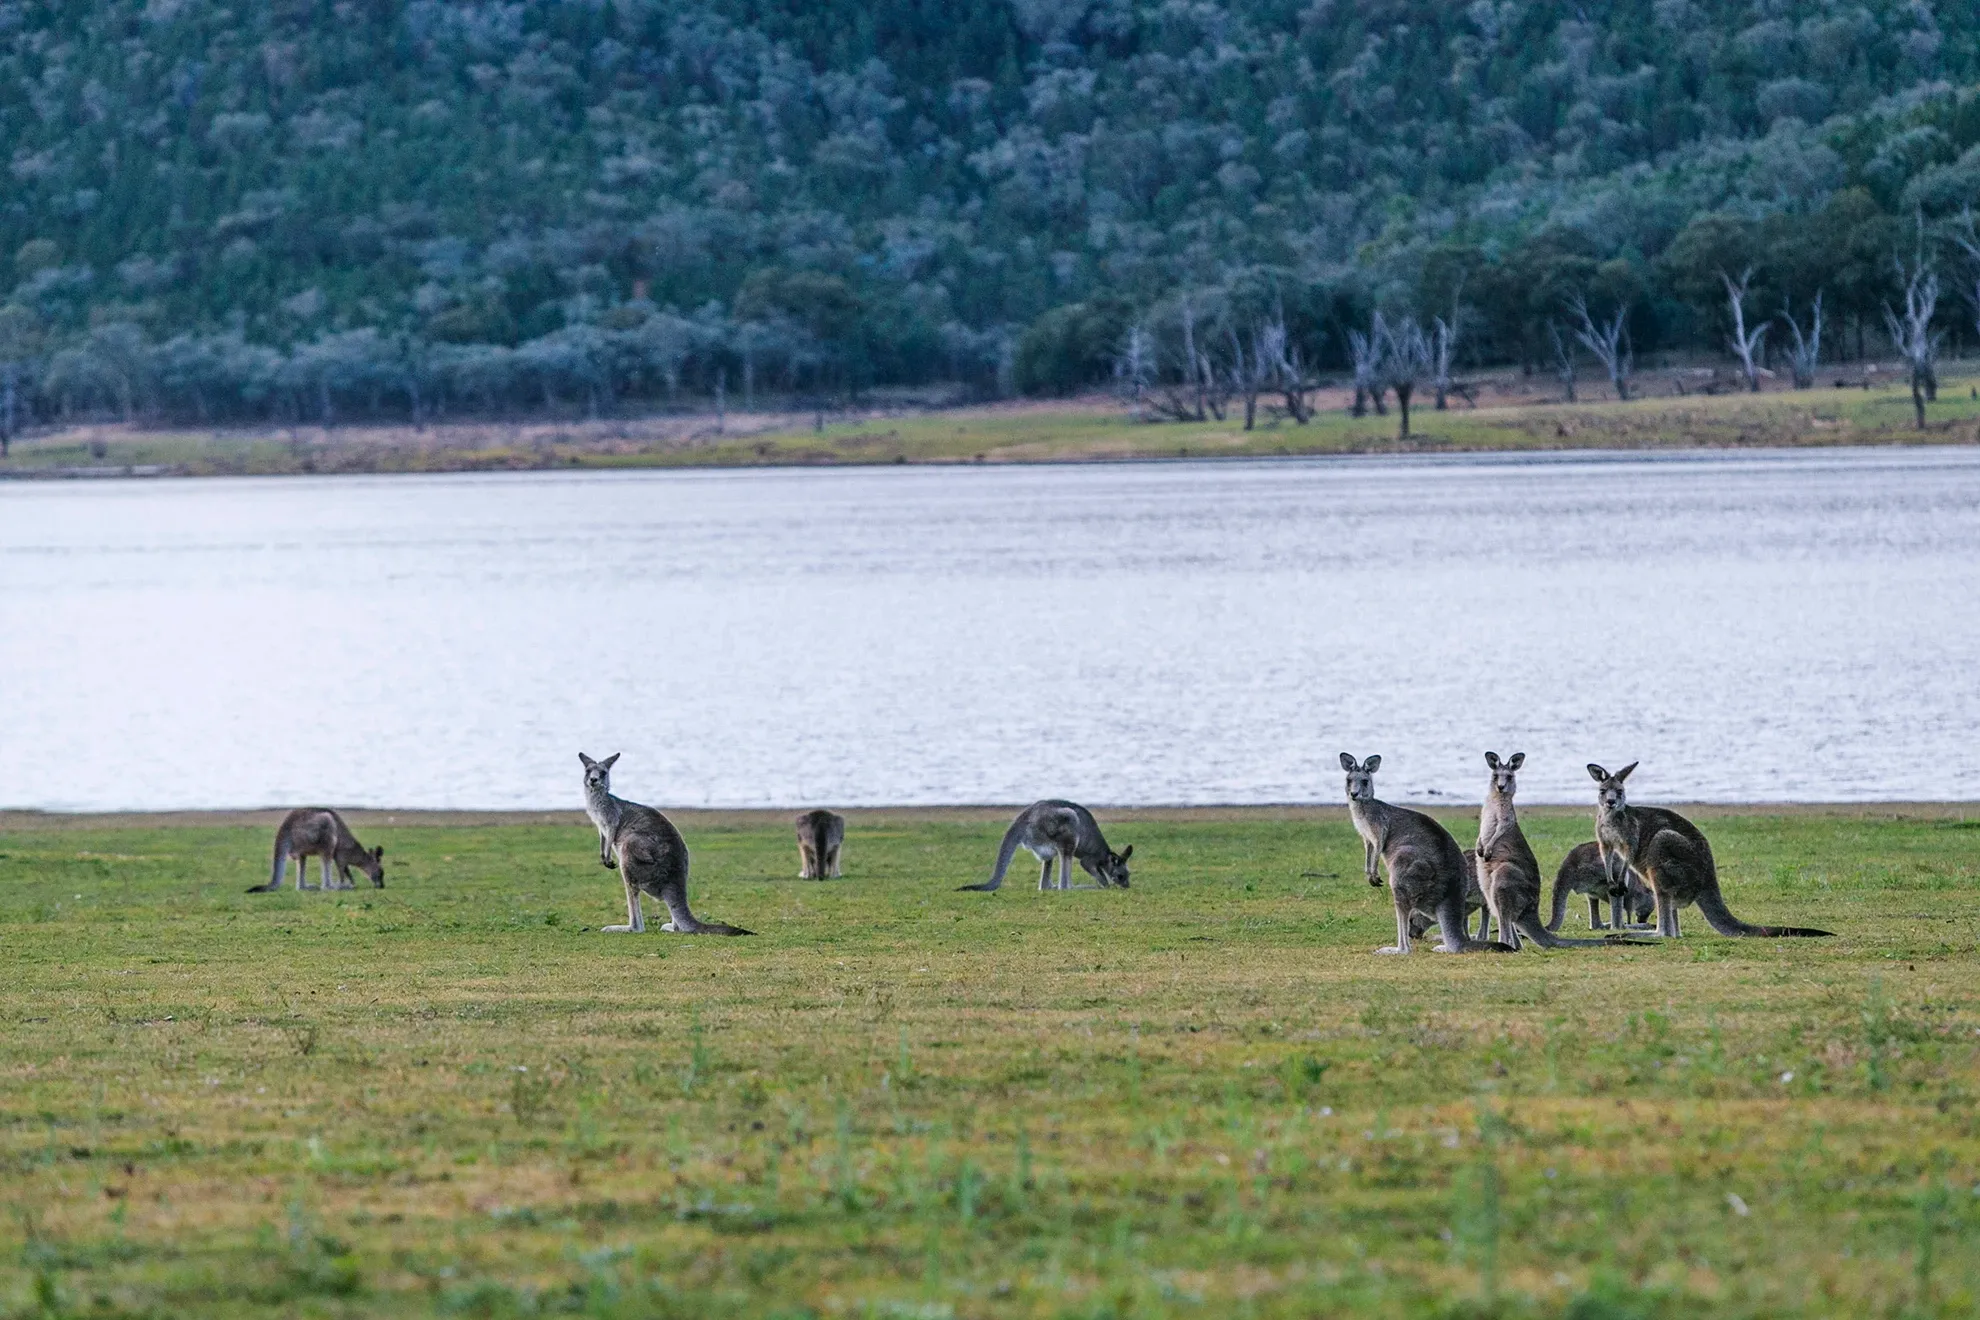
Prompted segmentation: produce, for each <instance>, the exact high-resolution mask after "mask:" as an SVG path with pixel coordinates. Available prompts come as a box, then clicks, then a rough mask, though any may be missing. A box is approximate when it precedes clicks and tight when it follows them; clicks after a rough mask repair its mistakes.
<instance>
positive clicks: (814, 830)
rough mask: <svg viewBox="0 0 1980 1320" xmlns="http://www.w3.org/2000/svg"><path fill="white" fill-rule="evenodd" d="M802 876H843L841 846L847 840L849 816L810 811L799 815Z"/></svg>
mask: <svg viewBox="0 0 1980 1320" xmlns="http://www.w3.org/2000/svg"><path fill="white" fill-rule="evenodd" d="M797 840H798V879H800V880H823V879H824V878H825V877H826V876H828V875H829V876H831V877H832V878H833V879H834V880H836V879H838V878H839V875H840V871H839V849H840V847H841V846H842V845H843V844H844V843H845V841H846V818H845V817H844V816H841V815H839V814H838V813H837V812H832V811H823V810H820V811H807V812H805V813H804V814H803V815H802V816H799V817H798V818H797Z"/></svg>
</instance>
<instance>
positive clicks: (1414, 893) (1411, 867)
mask: <svg viewBox="0 0 1980 1320" xmlns="http://www.w3.org/2000/svg"><path fill="white" fill-rule="evenodd" d="M1381 766H1382V758H1381V757H1379V756H1371V757H1369V758H1368V760H1367V761H1365V762H1363V763H1361V764H1359V765H1357V764H1356V763H1355V759H1354V758H1353V757H1352V756H1349V755H1348V754H1347V753H1346V752H1342V753H1341V769H1343V770H1345V771H1347V796H1348V816H1349V817H1350V818H1351V819H1352V820H1353V821H1354V831H1355V833H1356V834H1359V835H1360V836H1361V842H1362V861H1363V863H1364V865H1363V870H1364V872H1365V873H1366V874H1367V876H1368V883H1369V884H1371V885H1374V886H1375V887H1376V888H1378V889H1379V888H1381V886H1382V877H1381V874H1380V873H1379V872H1378V871H1377V870H1376V869H1375V863H1376V860H1377V859H1378V858H1379V859H1380V860H1381V862H1382V863H1383V864H1384V865H1386V866H1387V867H1388V868H1389V893H1390V895H1391V896H1392V897H1393V898H1394V899H1395V902H1396V942H1395V943H1394V944H1392V945H1389V946H1387V947H1385V948H1380V949H1377V950H1375V952H1377V953H1408V952H1409V950H1410V935H1411V932H1410V918H1411V917H1412V916H1414V915H1418V914H1421V915H1424V916H1427V917H1429V918H1430V919H1431V920H1433V921H1434V922H1435V923H1436V924H1437V927H1438V930H1439V932H1440V933H1441V934H1442V935H1443V937H1444V942H1443V943H1442V944H1439V945H1437V946H1436V949H1437V952H1439V953H1484V952H1493V953H1511V952H1512V948H1511V947H1510V946H1509V945H1505V944H1494V943H1487V942H1486V941H1483V940H1474V939H1471V938H1470V937H1468V936H1467V935H1466V934H1465V929H1464V891H1465V865H1464V849H1462V848H1460V847H1458V844H1457V840H1456V839H1453V838H1452V837H1451V832H1450V831H1449V830H1447V829H1445V828H1444V827H1443V826H1442V825H1439V824H1438V823H1437V822H1436V821H1434V820H1432V819H1430V817H1428V816H1426V815H1424V814H1423V813H1422V812H1420V811H1411V810H1409V809H1408V808H1407V807H1392V806H1390V805H1389V804H1388V803H1386V802H1383V801H1381V800H1380V799H1378V798H1377V797H1376V796H1375V772H1376V771H1377V770H1379V769H1380V768H1381Z"/></svg>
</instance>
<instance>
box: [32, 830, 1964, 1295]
mask: <svg viewBox="0 0 1980 1320" xmlns="http://www.w3.org/2000/svg"><path fill="white" fill-rule="evenodd" d="M353 819H354V823H356V824H357V826H358V829H359V832H360V833H361V834H362V835H363V836H364V838H365V839H366V841H367V842H380V843H383V844H384V845H385V847H386V861H387V864H388V885H389V887H388V888H386V889H384V890H382V891H374V890H372V889H370V888H369V887H367V888H365V889H362V890H358V891H355V892H347V893H335V894H327V895H326V894H318V893H305V894H296V893H293V892H285V893H283V894H280V895H274V896H269V895H255V896H249V895H246V894H244V893H243V892H242V891H243V890H244V889H246V888H247V886H248V885H250V884H253V883H256V882H257V881H259V880H260V879H261V878H262V877H263V874H264V868H265V866H266V865H267V862H266V857H267V847H268V842H269V837H270V824H271V822H272V817H267V818H264V817H255V818H236V819H230V818H217V819H216V818H191V819H180V820H165V821H145V820H143V819H141V818H135V819H130V820H124V821H119V820H108V821H103V820H97V821H90V820H81V821H63V820H60V819H53V818H44V819H36V818H32V817H22V816H13V817H7V818H5V819H4V820H0V959H4V961H0V966H3V967H4V969H5V977H4V984H0V1024H4V1029H0V1199H3V1200H4V1201H5V1202H6V1206H7V1213H6V1214H5V1215H4V1217H0V1235H4V1238H5V1241H4V1242H0V1313H4V1314H8V1315H19V1316H38V1315H146V1316H191V1315H198V1316H230V1315H249V1314H281V1315H295V1316H315V1315H322V1316H360V1315H362V1316H371V1315H381V1316H398V1315H427V1314H444V1315H467V1316H511V1315H546V1314H581V1315H596V1316H629V1317H630V1316H682V1317H710V1316H738V1317H741V1316H751V1317H755V1316H787V1317H795V1316H819V1317H836V1316H849V1317H850V1316H891V1317H938V1316H949V1315H956V1316H1068V1317H1072V1316H1077V1317H1114V1316H1120V1317H1125V1316H1153V1315H1179V1316H1192V1315H1200V1316H1206V1317H1215V1318H1216V1320H1226V1318H1227V1317H1254V1316H1255V1317H1276V1316H1288V1317H1290V1316H1309V1315H1316V1314H1330V1313H1333V1314H1346V1313H1353V1314H1356V1315H1377V1316H1405V1315H1408V1316H1415V1315H1451V1316H1485V1315H1506V1316H1529V1315H1532V1316H1543V1315H1567V1316H1572V1317H1576V1318H1577V1320H1598V1318H1601V1317H1617V1318H1621V1317H1652V1316H1659V1317H1661V1316H1671V1317H1675V1316H1695V1315H1702V1314H1710V1315H1726V1316H1755V1317H1758V1316H1770V1317H1771V1316H1812V1315H1823V1316H1865V1315H1877V1316H1900V1315H1904V1316H1912V1315H1919V1316H1927V1315H1929V1316H1941V1315H1943V1316H1967V1315H1972V1314H1973V1313H1974V1312H1975V1309H1976V1307H1980V1236H1976V1233H1975V1231H1974V1230H1975V1229H1976V1227H1980V1186H1976V1178H1980V1168H1977V1167H1976V1159H1977V1158H1980V1115H1977V1114H1976V1111H1975V1098H1976V1092H1980V964H1976V959H1975V951H1976V947H1977V946H1980V913H1976V910H1975V905H1974V902H1973V895H1974V892H1975V888H1976V885H1977V884H1980V813H1976V812H1974V811H1971V810H1967V811H1964V812H1962V811H1961V810H1960V809H1956V808H1955V809H1931V808H1917V809H1911V810H1909V811H1906V810H1901V809H1895V808H1894V809H1887V810H1865V811H1862V812H1855V813H1844V812H1832V813H1831V812H1820V811H1792V812H1780V813H1774V814H1763V813H1751V814H1741V813H1736V812H1733V813H1728V812H1713V813H1701V814H1700V816H1699V819H1700V821H1701V823H1703V824H1704V825H1705V828H1706V829H1707V830H1708V832H1709V833H1710V835H1711V837H1712V840H1713V843H1714V846H1715V848H1716V850H1717V852H1718V855H1719V857H1720V859H1721V864H1722V866H1723V867H1724V871H1725V883H1726V890H1727V893H1728V896H1729V899H1730V901H1731V904H1732V906H1733V909H1734V910H1735V911H1736V912H1738V913H1739V914H1740V915H1742V916H1744V917H1746V918H1748V919H1752V920H1767V921H1795V922H1801V923H1806V924H1814V925H1820V926H1824V927H1828V928H1830V929H1833V930H1836V931H1839V932H1841V933H1842V938H1839V939H1835V940H1802V941H1780V942H1762V941H1735V940H1727V939H1721V938H1719V937H1717V936H1714V935H1712V934H1710V933H1709V932H1708V931H1706V930H1705V929H1704V927H1703V924H1702V922H1700V921H1698V920H1697V918H1696V914H1695V913H1688V914H1687V923H1686V930H1687V936H1686V938H1685V939H1684V940H1683V941H1682V942H1681V943H1679V944H1676V945H1671V946H1663V947H1644V948H1631V949H1614V950H1600V951H1576V952H1562V953H1541V952H1538V951H1534V950H1531V949H1529V950H1528V951H1526V952H1524V953H1522V954H1520V955H1518V956H1511V957H1506V956H1497V957H1493V956H1476V957H1466V958H1450V957H1439V956H1434V955H1428V954H1425V955H1420V956H1416V957H1413V958H1410V959H1407V960H1404V959H1392V958H1377V957H1373V956H1371V955H1370V953H1369V950H1371V949H1372V948H1373V947H1375V946H1376V945H1378V944H1381V943H1385V942H1387V941H1388V940H1389V939H1390V938H1391V936H1392V935H1393V921H1392V917H1391V914H1390V910H1389V907H1388V896H1387V892H1386V891H1381V892H1377V891H1373V890H1370V889H1369V888H1368V887H1367V886H1366V885H1365V884H1363V883H1362V881H1361V879H1360V877H1359V874H1358V872H1359V867H1360V860H1361V849H1360V844H1359V842H1358V841H1357V840H1356V839H1355V838H1354V836H1353V834H1352V832H1351V830H1350V828H1349V826H1348V825H1347V824H1346V822H1345V820H1344V818H1343V817H1342V816H1341V815H1340V814H1339V813H1331V812H1321V811H1295V810H1286V811H1269V810H1260V811H1249V812H1245V811H1231V812H1213V811H1201V812H1175V813H1142V814H1139V815H1128V816H1127V817H1126V818H1125V819H1124V818H1123V813H1111V814H1110V813H1103V820H1105V821H1106V822H1108V826H1109V835H1110V840H1111V841H1112V842H1114V843H1115V845H1116V846H1119V845H1121V844H1124V843H1133V844H1134V845H1135V880H1134V888H1133V889H1132V890H1131V891H1129V892H1125V893H1121V892H1075V893H1071V894H1064V895H1057V894H1053V895H1044V894H1039V893H1038V892H1037V891H1036V890H1035V889H1033V888H1030V887H1029V885H1028V882H1027V881H1022V880H1021V881H1020V883H1019V884H1018V885H1017V886H1016V887H1015V888H1006V890H1005V891H1004V892H1002V893H999V894H995V895H983V894H958V893H954V892H952V890H953V887H954V886H955V885H957V884H960V883H965V882H967V881H970V880H972V879H975V878H978V877H980V876H981V875H982V874H983V873H985V871H986V870H987V867H988V863H989V861H990V858H991V855H992V853H993V852H994V849H995V845H996V841H997V839H998V837H999V835H1000V833H1001V830H1002V825H1003V821H1004V819H1005V817H1004V816H1002V815H1001V814H999V813H993V812H922V813H911V812H893V813H884V812H883V813H869V814H865V815H855V817H854V818H853V821H852V827H851V829H850V831H849V839H848V843H847V848H846V862H847V874H846V878H845V879H843V880H839V881H831V882H826V883H808V882H800V881H798V880H796V879H795V878H794V876H795V872H796V869H797V867H796V856H795V852H796V850H795V847H794V845H793V842H792V840H791V837H790V834H789V831H788V826H787V824H786V823H785V819H784V817H783V816H781V815H777V816H743V815H729V816H704V815H692V814H684V815H683V816H682V817H681V818H680V821H681V824H682V825H683V827H684V830H685V832H686V833H687V836H688V839H689V843H690V845H691V847H692V848H693V849H694V854H695V872H694V874H695V879H694V889H693V893H694V899H695V906H696V910H697V912H699V913H700V914H702V915H704V916H708V917H713V918H717V919H722V920H728V921H733V922H737V923H739V924H743V925H747V926H750V927H752V928H754V929H756V930H757V931H758V932H760V933H759V934H758V935H757V936H756V937H755V938H752V939H733V940H722V939H686V938H680V937H673V936H666V935H660V934H647V935H645V936H638V937H633V936H608V935H603V934H599V933H598V932H597V930H596V927H597V926H599V925H600V924H602V923H605V922H609V921H614V920H623V915H622V914H623V904H622V902H621V899H620V890H619V885H618V881H617V879H616V877H615V876H614V875H612V874H610V873H608V872H605V871H603V870H601V869H600V868H599V866H598V864H597V861H596V855H595V843H594V837H595V836H593V835H591V834H590V832H589V830H588V828H587V827H585V826H584V825H583V824H582V822H581V821H580V820H578V819H577V818H575V817H572V818H568V819H560V820H556V821H550V820H547V819H546V820H539V821H537V822H535V823H516V822H512V821H503V820H499V819H493V818H491V819H490V820H489V821H487V822H482V823H475V822H471V821H467V820H460V819H455V820H443V821H433V820H427V819H422V818H416V817H410V816H401V817H398V818H396V819H395V820H392V821H390V822H387V820H386V819H385V818H384V817H379V816H370V817H357V816H354V817H353ZM1447 820H1448V822H1449V823H1450V824H1451V825H1452V826H1453V828H1454V830H1456V831H1457V832H1458V833H1459V836H1460V838H1463V837H1466V831H1467V830H1469V831H1471V832H1474V833H1475V828H1476V826H1475V817H1468V816H1467V814H1466V813H1461V812H1458V813H1451V814H1450V815H1449V816H1448V817H1447ZM1527 827H1528V833H1529V835H1530V836H1531V837H1532V838H1533V840H1534V843H1535V847H1536V849H1537V851H1538V852H1539V853H1540V856H1541V860H1542V862H1543V864H1544V865H1547V866H1549V867H1551V866H1552V865H1553V864H1554V862H1556V861H1557V860H1558V859H1559V857H1560V855H1561V854H1562V852H1563V851H1564V850H1565V849H1566V848H1567V847H1568V846H1570V845H1571V844H1573V843H1575V842H1578V841H1580V840H1581V839H1584V838H1587V837H1590V832H1591V827H1590V822H1589V818H1588V815H1587V813H1584V812H1530V813H1528V816H1527ZM1583 912H1585V908H1583V909H1582V910H1581V911H1578V912H1575V913H1574V914H1573V915H1572V916H1571V917H1570V922H1569V925H1570V928H1579V927H1580V926H1581V924H1582V922H1583V920H1584V916H1583V915H1582V913H1583Z"/></svg>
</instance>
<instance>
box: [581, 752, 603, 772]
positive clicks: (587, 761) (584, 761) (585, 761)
mask: <svg viewBox="0 0 1980 1320" xmlns="http://www.w3.org/2000/svg"><path fill="white" fill-rule="evenodd" d="M578 764H579V765H581V766H583V767H584V768H585V769H587V770H589V769H591V767H592V766H594V765H597V764H598V762H596V761H594V760H592V759H591V758H590V757H588V756H586V755H585V754H584V753H583V752H579V753H578Z"/></svg>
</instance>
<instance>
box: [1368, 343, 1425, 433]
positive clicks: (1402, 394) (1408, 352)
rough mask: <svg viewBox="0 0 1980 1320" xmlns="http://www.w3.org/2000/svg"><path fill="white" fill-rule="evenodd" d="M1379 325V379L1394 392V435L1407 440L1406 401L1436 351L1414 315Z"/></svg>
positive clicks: (1420, 381) (1420, 380)
mask: <svg viewBox="0 0 1980 1320" xmlns="http://www.w3.org/2000/svg"><path fill="white" fill-rule="evenodd" d="M1378 325H1380V328H1381V330H1382V333H1383V343H1382V372H1381V376H1380V378H1379V383H1382V384H1386V385H1387V386H1388V388H1390V389H1392V390H1394V391H1395V392H1396V411H1397V412H1398V413H1399V414H1400V421H1399V424H1398V427H1397V430H1396V438H1397V439H1398V440H1407V439H1409V401H1410V398H1411V396H1413V395H1414V394H1415V393H1416V387H1417V386H1418V385H1419V384H1421V383H1422V381H1423V380H1424V378H1425V377H1427V376H1429V375H1430V374H1431V373H1432V371H1433V370H1434V369H1435V367H1434V361H1435V356H1436V352H1435V350H1434V349H1433V348H1431V346H1430V336H1428V335H1426V334H1424V333H1423V327H1422V326H1421V325H1419V324H1417V322H1416V320H1415V319H1414V318H1407V319H1404V320H1401V321H1397V322H1396V323H1394V324H1393V325H1387V324H1381V323H1379V322H1378Z"/></svg>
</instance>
